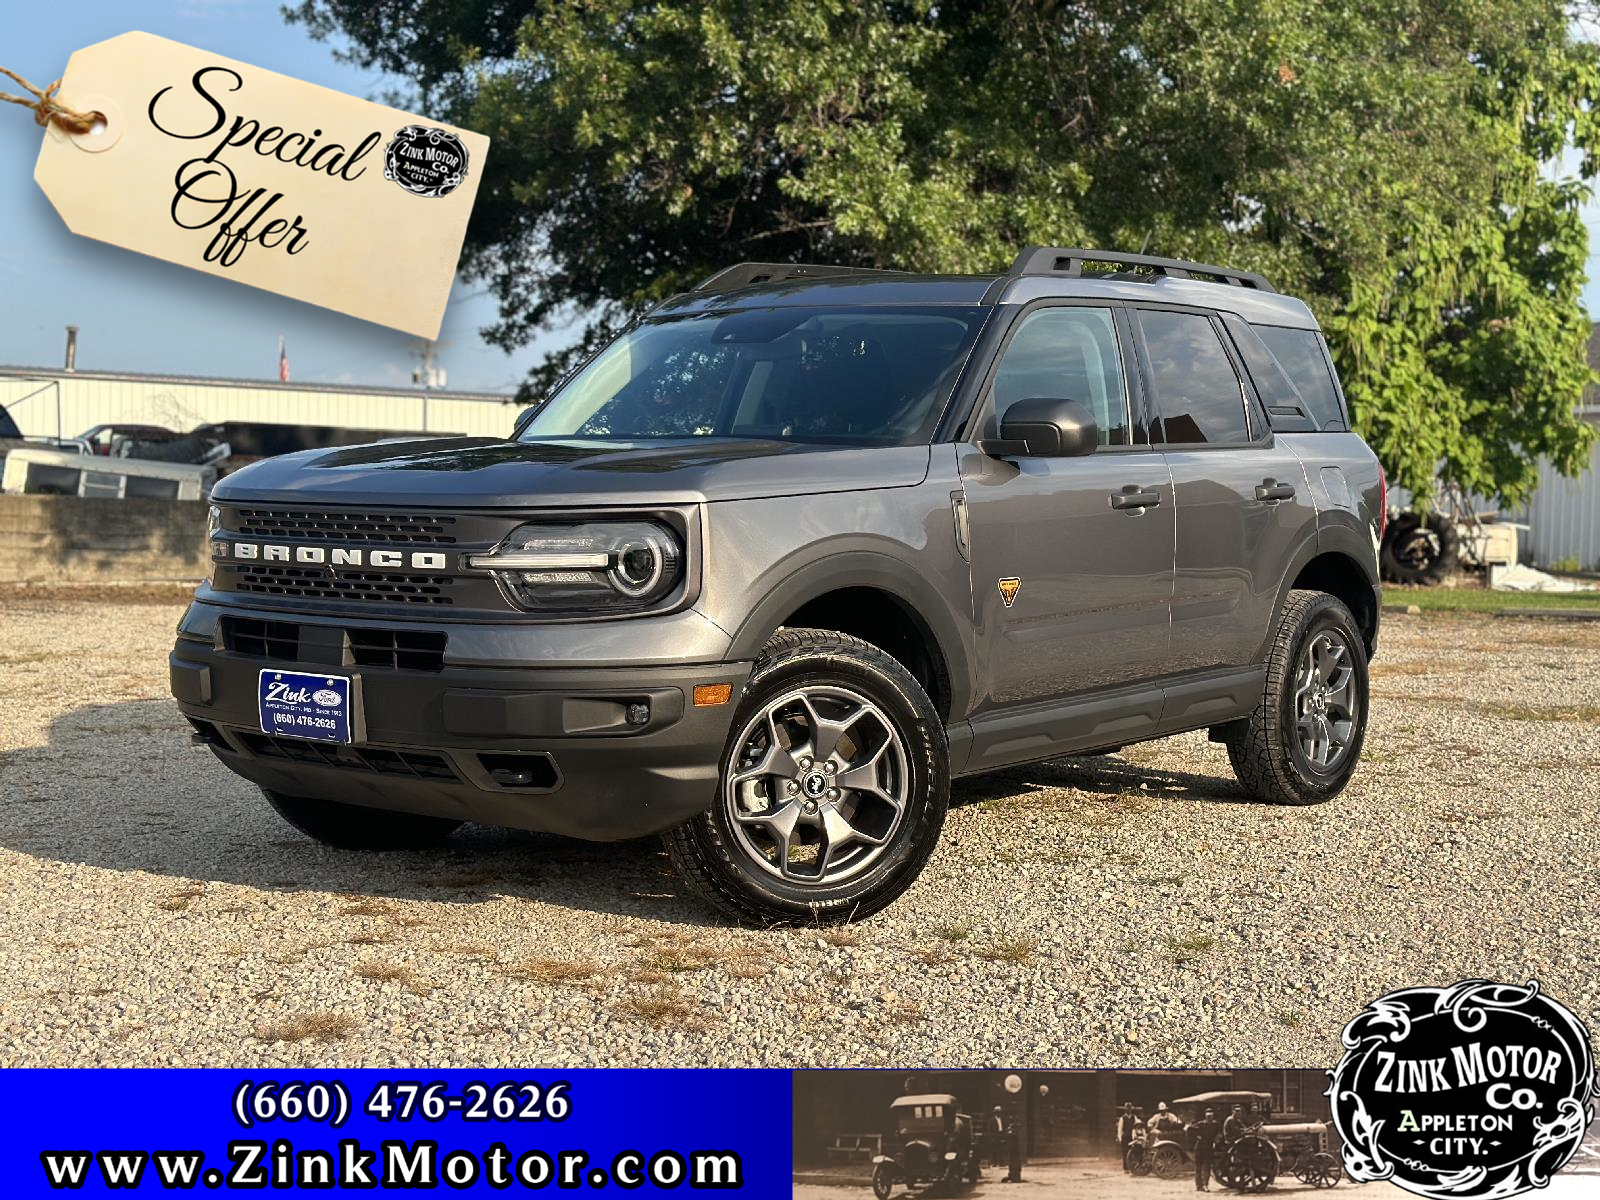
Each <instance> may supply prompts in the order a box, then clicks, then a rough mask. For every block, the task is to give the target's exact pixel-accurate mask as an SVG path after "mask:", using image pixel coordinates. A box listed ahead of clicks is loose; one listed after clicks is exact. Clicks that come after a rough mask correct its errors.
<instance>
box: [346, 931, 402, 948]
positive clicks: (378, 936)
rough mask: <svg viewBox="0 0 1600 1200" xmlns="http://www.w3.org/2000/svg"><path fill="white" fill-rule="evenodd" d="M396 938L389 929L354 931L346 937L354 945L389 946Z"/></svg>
mask: <svg viewBox="0 0 1600 1200" xmlns="http://www.w3.org/2000/svg"><path fill="white" fill-rule="evenodd" d="M394 940H395V936H394V934H392V933H390V932H389V931H388V930H387V929H372V930H368V931H367V932H366V933H353V934H351V935H350V936H349V937H347V938H346V939H345V941H346V942H348V943H349V944H350V945H352V946H387V945H388V944H389V943H390V942H392V941H394Z"/></svg>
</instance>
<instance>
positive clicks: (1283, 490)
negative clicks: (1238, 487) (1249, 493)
mask: <svg viewBox="0 0 1600 1200" xmlns="http://www.w3.org/2000/svg"><path fill="white" fill-rule="evenodd" d="M1256 499H1257V500H1293V499H1294V484H1292V483H1279V482H1278V481H1277V480H1276V479H1263V480H1262V481H1261V482H1260V483H1258V484H1256Z"/></svg>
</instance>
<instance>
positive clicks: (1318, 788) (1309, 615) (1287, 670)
mask: <svg viewBox="0 0 1600 1200" xmlns="http://www.w3.org/2000/svg"><path fill="white" fill-rule="evenodd" d="M1338 646H1342V647H1343V654H1342V656H1339V655H1335V654H1334V653H1333V648H1335V647H1338ZM1308 656H1309V657H1311V658H1314V659H1315V660H1316V662H1315V664H1313V669H1315V670H1316V672H1317V674H1318V675H1319V677H1321V678H1320V683H1319V682H1318V681H1309V693H1308V695H1307V696H1306V698H1305V699H1306V703H1307V705H1308V710H1307V715H1305V718H1304V725H1303V724H1302V715H1303V714H1302V712H1301V708H1300V704H1301V697H1300V696H1299V692H1300V690H1301V689H1302V688H1305V687H1306V686H1307V684H1308V678H1307V676H1306V675H1305V672H1306V670H1307V659H1308ZM1330 659H1337V660H1340V661H1341V663H1342V666H1343V668H1344V670H1345V671H1347V672H1348V680H1347V685H1348V690H1347V691H1343V702H1342V707H1343V716H1344V717H1348V720H1343V719H1341V713H1340V708H1341V705H1340V702H1339V701H1338V694H1339V693H1338V692H1337V691H1336V689H1335V686H1333V685H1336V684H1338V683H1339V682H1340V681H1343V680H1345V678H1346V677H1345V674H1344V671H1341V670H1340V669H1338V668H1335V669H1334V671H1333V673H1332V674H1331V675H1326V676H1324V675H1323V671H1322V669H1321V667H1322V664H1324V663H1325V662H1327V661H1328V660H1330ZM1341 690H1342V689H1341ZM1319 696H1320V697H1321V699H1322V703H1323V704H1324V707H1323V709H1322V715H1323V718H1324V721H1323V724H1322V725H1320V726H1319V725H1318V724H1317V719H1316V713H1317V704H1318V697H1319ZM1369 699H1370V697H1369V695H1368V687H1367V655H1366V644H1365V642H1363V641H1362V639H1361V631H1360V629H1358V628H1357V626H1356V622H1355V618H1354V617H1352V616H1351V615H1350V610H1349V609H1348V608H1346V607H1345V606H1344V604H1343V603H1342V602H1341V601H1340V600H1338V599H1337V598H1335V597H1333V596H1330V595H1328V594H1327V593H1325V592H1311V591H1302V590H1298V589H1297V590H1295V591H1292V592H1290V593H1289V598H1288V600H1287V601H1286V602H1285V604H1284V606H1283V611H1282V613H1281V614H1280V616H1279V619H1278V630H1277V633H1276V635H1275V636H1274V639H1273V643H1272V647H1271V649H1270V650H1269V652H1268V655H1267V685H1266V688H1265V689H1264V690H1263V692H1262V696H1261V701H1260V703H1259V704H1257V705H1256V708H1255V711H1254V712H1252V713H1251V714H1250V716H1248V717H1246V718H1245V719H1244V720H1242V721H1235V722H1232V723H1231V724H1229V725H1227V726H1224V727H1223V728H1222V730H1221V740H1222V741H1223V743H1224V744H1225V745H1226V746H1227V748H1228V759H1229V761H1230V762H1231V763H1232V764H1233V771H1234V774H1235V775H1237V776H1238V778H1239V782H1240V783H1242V784H1243V785H1244V788H1245V791H1247V792H1249V793H1250V795H1251V796H1253V797H1255V798H1256V799H1258V800H1264V801H1267V802H1268V803H1271V804H1321V803H1323V802H1324V801H1326V800H1331V799H1332V798H1333V797H1334V796H1337V795H1338V794H1339V793H1340V792H1341V791H1343V790H1344V787H1345V785H1346V784H1347V783H1349V782H1350V777H1351V775H1353V774H1354V773H1355V769H1356V766H1357V764H1359V763H1360V761H1361V746H1362V743H1363V741H1364V740H1365V738H1366V731H1367V712H1368V707H1369ZM1303 730H1305V731H1307V732H1306V733H1305V734H1304V735H1303ZM1319 732H1326V734H1327V737H1328V742H1327V747H1326V749H1327V752H1328V753H1327V756H1326V757H1324V756H1323V755H1322V753H1321V751H1322V749H1323V747H1322V746H1321V744H1320V743H1319V742H1317V740H1316V734H1317V733H1319ZM1306 736H1309V737H1310V738H1311V741H1312V744H1311V745H1310V746H1308V745H1307V744H1306V740H1305V738H1306ZM1341 736H1342V740H1341ZM1335 742H1338V743H1339V745H1338V752H1337V754H1335V753H1334V743H1335Z"/></svg>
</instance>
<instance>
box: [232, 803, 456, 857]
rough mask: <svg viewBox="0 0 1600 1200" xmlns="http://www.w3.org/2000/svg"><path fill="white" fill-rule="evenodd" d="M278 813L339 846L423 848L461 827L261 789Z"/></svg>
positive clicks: (445, 819) (317, 837) (438, 819)
mask: <svg viewBox="0 0 1600 1200" xmlns="http://www.w3.org/2000/svg"><path fill="white" fill-rule="evenodd" d="M261 794H262V795H264V796H265V797H266V798H267V803H268V804H270V805H272V807H273V809H274V810H275V811H276V812H277V814H278V815H279V816H280V817H282V818H283V819H284V820H285V821H287V822H289V824H291V825H293V826H294V827H295V828H296V829H298V830H299V831H300V832H301V833H303V834H305V835H306V836H307V837H309V838H313V839H315V840H316V841H319V842H321V843H322V844H323V845H324V846H335V847H337V848H338V849H340V850H425V849H427V848H428V847H430V846H436V845H438V844H439V843H440V842H442V841H444V839H445V838H447V837H449V836H450V835H451V834H452V833H454V832H455V831H456V830H457V829H459V828H461V824H462V823H461V822H460V821H452V820H450V819H449V818H448V817H428V816H423V815H422V814H420V813H408V812H394V811H392V810H390V809H385V808H366V807H363V806H362V805H359V804H341V803H339V802H338V801H336V800H308V799H306V798H305V797H303V796H286V795H284V794H283V793H282V792H270V791H268V790H267V789H266V788H262V789H261Z"/></svg>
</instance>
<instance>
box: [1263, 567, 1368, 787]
mask: <svg viewBox="0 0 1600 1200" xmlns="http://www.w3.org/2000/svg"><path fill="white" fill-rule="evenodd" d="M1327 629H1332V630H1335V631H1337V632H1338V633H1339V635H1340V636H1341V637H1342V638H1343V639H1344V641H1345V643H1346V645H1348V646H1349V648H1350V653H1351V659H1352V667H1353V669H1354V671H1355V680H1354V682H1355V687H1356V694H1357V695H1358V697H1359V698H1360V711H1359V712H1358V713H1357V719H1356V723H1355V724H1356V727H1355V731H1354V734H1353V735H1352V740H1351V743H1350V746H1349V748H1348V749H1347V750H1346V752H1345V755H1344V757H1343V758H1342V759H1341V760H1340V762H1339V764H1338V765H1337V766H1336V767H1335V768H1334V769H1333V770H1332V771H1319V770H1318V769H1317V768H1316V767H1315V766H1313V765H1312V763H1311V760H1310V759H1308V758H1307V757H1306V755H1305V752H1304V751H1303V750H1301V748H1300V739H1299V737H1298V736H1297V734H1296V731H1295V705H1294V681H1295V676H1296V674H1297V672H1298V669H1299V664H1300V656H1301V654H1302V653H1303V652H1304V651H1305V648H1306V646H1307V644H1308V643H1309V642H1310V641H1311V639H1312V638H1314V637H1315V636H1316V635H1317V634H1318V633H1320V632H1322V631H1323V630H1327ZM1290 655H1291V658H1290V665H1289V669H1288V671H1287V672H1286V674H1285V678H1284V683H1283V694H1282V695H1281V696H1280V697H1279V698H1278V733H1279V742H1280V745H1281V746H1282V754H1283V758H1284V761H1285V764H1286V765H1287V766H1288V768H1289V771H1290V772H1291V774H1292V775H1293V776H1294V781H1295V786H1296V789H1297V790H1298V791H1299V792H1300V793H1301V794H1302V795H1303V796H1305V797H1306V798H1307V799H1316V800H1328V799H1331V798H1332V797H1334V796H1336V795H1338V794H1339V792H1340V791H1342V790H1343V789H1344V786H1345V784H1347V783H1348V782H1349V781H1350V777H1351V775H1353V774H1354V773H1355V769H1356V766H1357V765H1358V764H1359V763H1360V761H1361V748H1362V746H1363V745H1364V744H1365V742H1366V737H1367V719H1368V717H1369V715H1370V714H1371V708H1372V694H1371V689H1370V688H1369V687H1368V680H1369V676H1368V672H1367V654H1366V643H1365V642H1364V641H1362V638H1361V631H1360V630H1359V629H1357V628H1356V623H1355V619H1354V618H1353V617H1352V616H1351V615H1350V610H1349V609H1347V608H1346V607H1345V606H1344V605H1343V604H1341V603H1340V602H1339V601H1338V600H1336V599H1334V598H1333V597H1332V596H1322V597H1320V598H1318V599H1317V600H1316V601H1315V602H1313V603H1312V604H1311V605H1310V606H1309V607H1308V608H1307V609H1306V611H1305V612H1304V613H1303V614H1302V615H1301V617H1300V619H1299V621H1298V622H1296V624H1295V628H1294V631H1293V634H1292V639H1291V648H1290Z"/></svg>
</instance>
